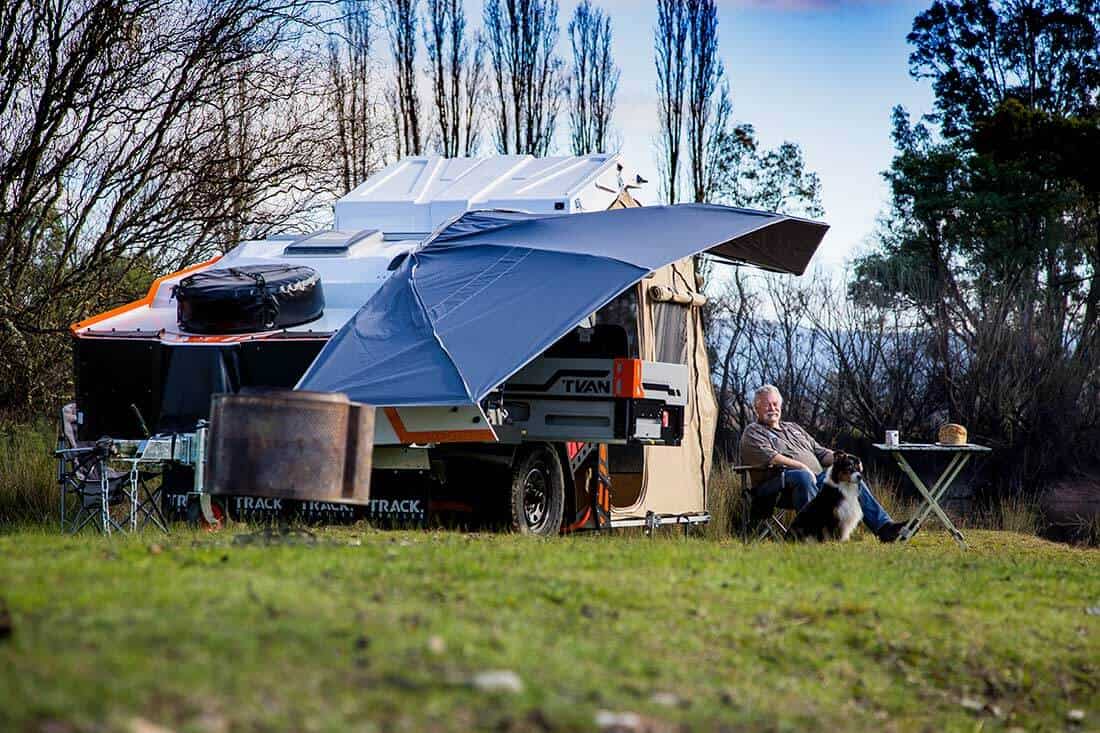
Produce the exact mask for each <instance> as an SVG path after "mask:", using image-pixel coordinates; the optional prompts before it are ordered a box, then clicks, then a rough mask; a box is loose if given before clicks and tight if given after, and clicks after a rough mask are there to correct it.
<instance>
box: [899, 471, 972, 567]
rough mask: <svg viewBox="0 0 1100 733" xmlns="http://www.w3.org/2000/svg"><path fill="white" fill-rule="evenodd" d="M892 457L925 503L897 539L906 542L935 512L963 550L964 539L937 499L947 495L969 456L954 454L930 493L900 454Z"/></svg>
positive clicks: (964, 546) (964, 547)
mask: <svg viewBox="0 0 1100 733" xmlns="http://www.w3.org/2000/svg"><path fill="white" fill-rule="evenodd" d="M893 456H894V461H895V462H896V463H897V464H898V468H900V469H901V470H902V472H903V473H904V474H905V475H906V476H908V477H909V480H910V481H912V482H913V485H914V486H916V487H917V491H919V492H920V493H921V495H922V496H923V497H924V502H925V503H924V506H923V507H922V508H921V510H920V511H919V512H918V513H917V516H916V517H914V518H913V519H910V520H909V522H908V523H906V525H905V527H904V528H903V529H902V532H901V536H900V537H899V538H898V539H899V540H901V541H902V542H904V541H907V540H908V539H909V538H910V537H912V536H913V535H914V534H916V531H917V530H918V529H919V528H920V526H921V524H923V523H924V521H925V519H927V518H928V515H929V513H931V512H935V514H936V516H937V517H938V518H939V520H940V522H941V523H942V524H943V526H944V528H945V529H946V530H947V531H948V532H949V533H950V534H951V537H952V538H954V540H955V541H956V542H957V543H959V546H960V547H962V548H963V549H964V550H965V549H966V539H965V538H964V537H963V535H962V532H960V531H959V530H958V528H956V527H955V525H954V523H952V521H951V518H950V517H948V516H947V514H946V513H945V512H944V511H943V509H942V508H941V507H940V505H939V499H940V497H942V496H943V495H944V494H945V493H947V489H948V487H950V486H951V482H952V481H954V480H955V477H956V476H958V474H959V471H961V470H962V467H963V465H965V463H966V461H967V459H968V458H969V456H968V455H966V454H965V453H957V454H955V457H954V458H953V459H952V460H951V462H950V463H949V464H948V465H947V468H945V469H944V471H943V473H941V474H940V477H939V479H937V480H936V482H935V484H933V489H932V491H929V489H928V487H927V486H925V484H924V482H923V481H921V479H920V476H918V475H917V473H916V471H914V470H913V468H912V466H910V465H909V462H908V461H906V460H905V456H903V455H902V454H901V453H893Z"/></svg>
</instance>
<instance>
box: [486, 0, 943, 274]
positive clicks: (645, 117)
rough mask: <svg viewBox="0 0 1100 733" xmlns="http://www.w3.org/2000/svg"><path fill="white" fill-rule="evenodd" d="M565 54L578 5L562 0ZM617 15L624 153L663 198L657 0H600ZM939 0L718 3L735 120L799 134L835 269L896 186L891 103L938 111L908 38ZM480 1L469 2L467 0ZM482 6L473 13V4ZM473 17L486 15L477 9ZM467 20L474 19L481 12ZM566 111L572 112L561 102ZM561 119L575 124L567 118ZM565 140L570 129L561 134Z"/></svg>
mask: <svg viewBox="0 0 1100 733" xmlns="http://www.w3.org/2000/svg"><path fill="white" fill-rule="evenodd" d="M559 1H560V10H559V13H560V15H559V21H560V24H561V28H562V42H563V45H562V52H563V57H564V58H566V61H567V63H568V55H567V54H568V39H567V37H566V27H567V25H568V22H569V16H570V15H571V14H572V11H573V3H572V2H571V1H570V0H559ZM594 3H595V4H597V5H599V6H600V7H602V8H603V9H604V10H605V12H607V13H608V14H609V15H610V16H611V22H612V36H613V41H612V42H613V45H614V54H615V60H616V62H617V64H618V65H619V67H620V68H621V69H622V77H621V79H620V82H619V93H618V99H617V103H616V110H615V118H614V125H615V128H616V129H617V130H618V131H619V133H620V134H621V136H622V141H623V145H622V150H621V152H622V153H623V156H624V158H625V160H626V161H627V162H628V163H629V164H630V165H631V166H633V167H635V168H636V169H637V170H638V171H639V173H641V175H642V176H644V177H645V178H647V179H649V180H650V181H651V185H650V186H649V187H648V188H649V189H650V193H649V197H652V198H648V197H647V200H645V201H644V202H645V203H653V202H655V200H656V197H657V185H656V184H657V175H656V163H655V161H654V156H653V150H654V145H653V141H654V139H655V137H656V133H657V111H656V92H655V89H656V70H655V67H654V63H653V27H654V25H655V23H656V3H655V2H653V1H652V0H649V1H641V2H631V1H630V0H594ZM930 4H931V2H930V0H926V1H925V2H907V1H906V2H873V1H871V0H726V1H723V0H719V2H718V22H719V25H718V35H719V48H720V54H721V58H722V61H723V63H724V64H725V68H726V73H727V75H728V77H729V79H730V84H731V90H732V96H733V110H734V117H735V118H736V119H737V121H739V122H749V123H751V124H753V125H754V126H755V128H756V131H757V135H758V137H759V139H760V141H761V143H762V144H763V145H765V146H767V147H774V146H776V145H778V144H780V143H782V142H783V141H785V140H790V141H792V142H796V143H798V144H799V145H800V146H801V147H802V150H803V153H804V155H805V158H806V163H807V166H808V168H809V169H810V170H813V171H816V172H817V173H818V174H819V175H820V177H821V182H822V193H823V195H822V199H823V204H824V208H825V216H824V217H823V218H824V220H825V221H826V222H827V223H828V224H830V226H831V229H830V231H829V233H828V234H827V235H826V238H825V241H824V242H823V244H822V247H821V249H820V250H819V251H818V254H817V256H816V258H815V261H814V264H815V265H818V266H824V267H837V266H843V264H844V263H845V262H846V261H847V260H848V259H850V258H851V257H852V256H854V255H855V254H857V253H858V252H859V251H860V250H861V249H862V248H865V247H866V246H867V245H866V243H867V241H868V239H869V237H870V236H871V235H872V234H873V232H874V228H875V219H876V217H877V216H878V215H879V214H880V212H882V211H884V210H885V206H886V203H887V196H888V190H887V187H886V185H885V183H884V182H883V180H882V176H881V172H882V171H883V170H885V169H886V168H887V167H889V164H890V159H891V157H892V153H893V148H892V145H891V142H890V111H891V109H892V108H893V107H894V105H897V104H901V105H903V106H904V107H906V108H907V109H908V110H909V112H910V113H911V114H913V115H914V117H916V116H919V115H921V114H925V113H928V112H931V111H932V94H931V90H930V86H929V83H928V82H927V81H917V80H914V79H912V78H911V77H910V76H909V66H908V56H909V51H910V47H909V45H908V44H907V43H906V41H905V36H906V34H907V33H908V32H909V30H910V29H911V27H912V23H913V18H914V17H915V16H916V15H917V14H918V13H920V12H921V11H922V10H924V9H926V8H927V7H928V6H929V5H930ZM471 10H472V9H471ZM474 12H476V11H474ZM474 12H471V15H473V18H478V20H480V18H479V16H477V15H474ZM473 18H471V20H473ZM563 112H564V111H563ZM562 123H563V124H562V126H563V127H565V126H567V125H568V120H567V117H566V118H565V119H563V120H562ZM560 139H561V140H562V147H563V149H564V148H567V145H568V138H567V137H565V136H564V135H561V136H560Z"/></svg>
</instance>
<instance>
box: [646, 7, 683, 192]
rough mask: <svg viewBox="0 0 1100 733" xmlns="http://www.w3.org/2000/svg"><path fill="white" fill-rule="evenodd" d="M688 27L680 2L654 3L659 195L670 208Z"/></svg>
mask: <svg viewBox="0 0 1100 733" xmlns="http://www.w3.org/2000/svg"><path fill="white" fill-rule="evenodd" d="M688 25H689V24H688V14H687V6H686V5H685V4H684V3H683V2H682V1H681V0H657V27H656V29H654V32H653V41H654V48H655V51H654V61H655V62H656V65H657V122H658V125H659V127H660V132H659V133H658V138H657V149H658V156H659V157H658V160H657V167H658V169H659V171H660V175H661V193H662V195H663V197H664V199H665V200H666V201H667V202H668V203H670V204H674V203H676V201H677V199H678V198H679V186H680V182H679V175H680V155H681V149H680V146H681V141H682V139H683V129H684V88H685V85H686V80H687V73H686V66H687V58H686V56H687V51H688Z"/></svg>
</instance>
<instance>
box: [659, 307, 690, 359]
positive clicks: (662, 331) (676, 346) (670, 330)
mask: <svg viewBox="0 0 1100 733" xmlns="http://www.w3.org/2000/svg"><path fill="white" fill-rule="evenodd" d="M652 308H653V336H654V340H655V341H656V344H654V345H655V346H656V349H655V350H654V351H655V355H656V357H657V361H663V362H668V363H672V364H687V357H688V338H687V336H688V330H687V329H688V318H689V317H690V316H691V308H689V307H687V306H683V305H680V304H678V303H653V304H652Z"/></svg>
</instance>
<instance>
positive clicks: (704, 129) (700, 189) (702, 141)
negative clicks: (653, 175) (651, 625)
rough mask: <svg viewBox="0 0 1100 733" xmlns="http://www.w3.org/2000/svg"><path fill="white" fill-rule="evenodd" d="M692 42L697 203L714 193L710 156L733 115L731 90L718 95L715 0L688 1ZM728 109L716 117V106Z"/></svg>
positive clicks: (691, 156)
mask: <svg viewBox="0 0 1100 733" xmlns="http://www.w3.org/2000/svg"><path fill="white" fill-rule="evenodd" d="M686 7H687V15H688V40H689V46H690V53H689V58H690V61H689V71H688V84H687V89H688V114H687V140H688V160H689V164H690V168H691V195H692V200H694V201H696V202H703V201H706V200H707V199H708V197H709V194H710V193H711V191H710V188H711V185H712V183H713V177H712V176H711V173H710V170H709V168H710V166H711V164H712V163H713V162H714V159H713V157H712V156H711V155H710V153H711V151H712V149H713V139H714V137H715V136H716V135H717V134H718V132H717V131H718V129H719V125H720V124H722V123H723V122H724V121H723V120H721V119H720V116H721V114H726V113H728V112H729V109H728V107H729V87H728V86H722V96H721V97H720V98H719V99H718V100H717V101H716V100H715V94H716V93H717V92H718V89H719V84H720V82H721V81H722V77H723V76H724V75H725V70H724V69H723V67H722V62H721V61H720V60H719V58H718V6H717V4H716V3H715V0H688V1H687V5H686ZM721 104H724V105H726V107H727V109H720V110H718V112H719V113H720V114H717V115H716V114H715V107H716V105H721Z"/></svg>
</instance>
